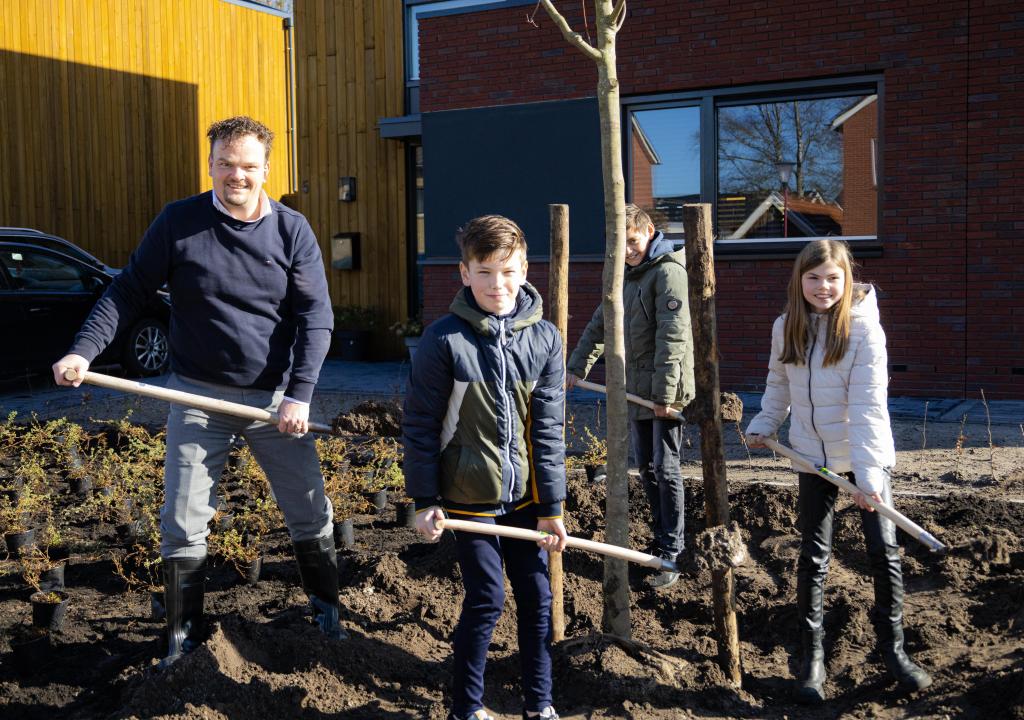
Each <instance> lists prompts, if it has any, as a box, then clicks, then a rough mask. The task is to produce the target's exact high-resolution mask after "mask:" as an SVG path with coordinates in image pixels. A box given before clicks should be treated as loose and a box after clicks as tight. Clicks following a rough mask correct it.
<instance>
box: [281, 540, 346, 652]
mask: <svg viewBox="0 0 1024 720" xmlns="http://www.w3.org/2000/svg"><path fill="white" fill-rule="evenodd" d="M292 545H293V547H294V548H295V559H296V560H298V563H299V576H300V577H301V578H302V589H303V590H305V591H306V594H307V595H308V596H309V603H310V605H312V607H313V619H314V620H316V624H317V625H319V626H320V631H321V632H322V633H323V634H324V635H326V636H327V637H329V638H331V639H332V640H344V639H345V638H347V637H348V633H346V632H345V630H344V629H343V628H342V627H341V625H340V624H339V622H338V616H339V614H340V612H341V603H340V602H339V601H338V555H337V552H336V551H335V549H334V538H333V537H332V536H330V535H327V536H324V537H320V538H316V539H314V540H300V541H298V542H295V543H292Z"/></svg>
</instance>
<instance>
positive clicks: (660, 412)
mask: <svg viewBox="0 0 1024 720" xmlns="http://www.w3.org/2000/svg"><path fill="white" fill-rule="evenodd" d="M670 411H671V408H670V407H669V406H668V405H659V404H658V403H654V417H659V418H668V417H674V416H673V415H672V414H671V413H670Z"/></svg>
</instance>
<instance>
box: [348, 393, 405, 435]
mask: <svg viewBox="0 0 1024 720" xmlns="http://www.w3.org/2000/svg"><path fill="white" fill-rule="evenodd" d="M331 427H333V428H334V429H335V430H341V431H343V432H346V433H351V434H352V435H366V436H373V435H378V436H384V437H394V438H397V437H401V436H402V406H401V405H399V404H398V403H397V402H395V401H393V400H389V401H386V402H380V401H378V400H366V401H365V402H362V403H360V404H358V405H356V406H355V407H354V408H352V409H351V410H349V411H348V412H345V413H342V414H340V415H338V416H337V417H335V418H334V420H332V421H331Z"/></svg>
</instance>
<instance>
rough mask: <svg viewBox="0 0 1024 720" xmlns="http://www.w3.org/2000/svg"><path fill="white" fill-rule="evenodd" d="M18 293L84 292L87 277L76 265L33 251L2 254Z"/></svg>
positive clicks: (1, 261) (1, 259) (8, 251)
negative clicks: (20, 291) (19, 291)
mask: <svg viewBox="0 0 1024 720" xmlns="http://www.w3.org/2000/svg"><path fill="white" fill-rule="evenodd" d="M0 264H3V266H4V267H5V268H6V269H7V272H8V274H9V275H10V276H11V280H12V282H13V285H14V288H15V289H16V290H27V291H30V292H83V291H85V281H86V274H85V272H84V271H83V270H81V269H80V268H78V267H77V266H75V265H72V264H70V263H66V262H64V261H63V260H60V259H58V258H54V257H50V256H49V255H45V254H43V253H37V252H35V251H32V250H4V251H0Z"/></svg>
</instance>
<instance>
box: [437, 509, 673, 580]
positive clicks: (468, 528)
mask: <svg viewBox="0 0 1024 720" xmlns="http://www.w3.org/2000/svg"><path fill="white" fill-rule="evenodd" d="M434 527H436V528H438V529H447V530H462V531H463V532H471V533H478V534H480V535H497V536H498V537H508V538H515V539H516V540H532V541H534V542H536V541H537V540H542V539H544V538H545V537H548V533H544V532H540V531H538V530H527V529H526V528H517V527H506V526H504V525H491V524H488V523H480V522H473V521H471V520H452V519H450V518H443V519H441V520H435V521H434ZM565 544H566V546H567V547H574V548H579V549H580V550H589V551H590V552H594V553H598V554H599V555H608V556H609V557H613V558H618V559H619V560H626V561H628V562H632V563H636V564H637V565H644V566H646V567H649V568H654V569H655V570H667V571H669V572H679V568H678V567H677V566H676V564H675V563H674V562H672V561H671V560H665V559H664V558H660V557H658V556H657V555H648V554H647V553H643V552H640V551H639V550H630V549H629V548H624V547H619V546H618V545H609V544H608V543H603V542H597V541H595V540H584V539H583V538H577V537H572V536H571V535H570V536H569V537H568V538H566V542H565Z"/></svg>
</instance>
